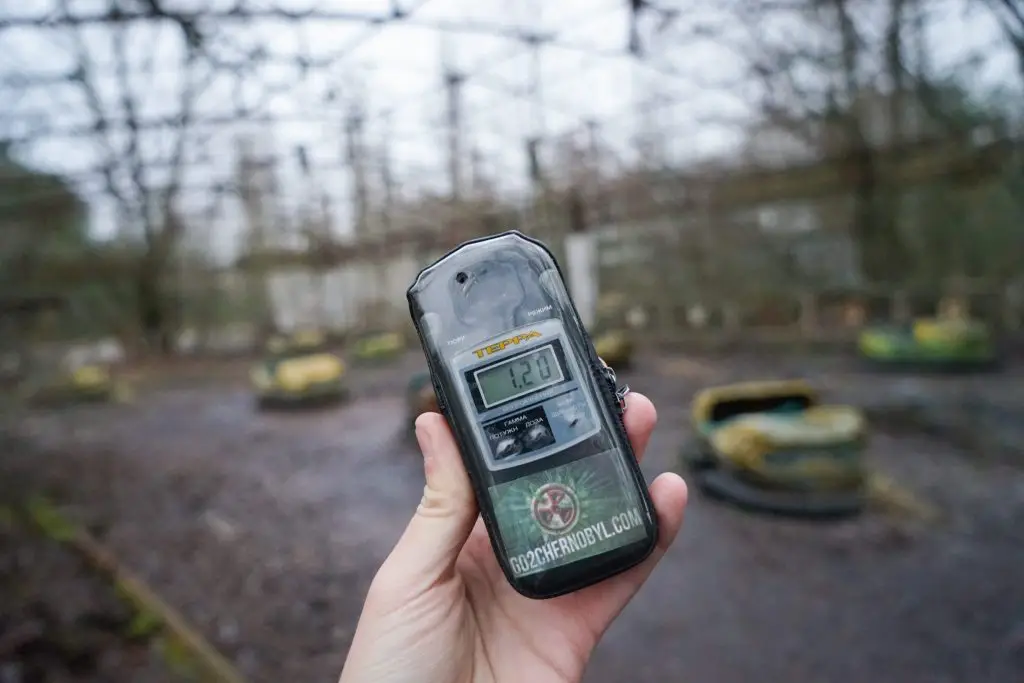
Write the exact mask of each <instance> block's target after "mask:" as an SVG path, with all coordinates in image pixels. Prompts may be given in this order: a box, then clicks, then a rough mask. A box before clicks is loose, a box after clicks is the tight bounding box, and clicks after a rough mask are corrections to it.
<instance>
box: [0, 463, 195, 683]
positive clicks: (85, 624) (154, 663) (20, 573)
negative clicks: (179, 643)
mask: <svg viewBox="0 0 1024 683" xmlns="http://www.w3.org/2000/svg"><path fill="white" fill-rule="evenodd" d="M5 483H7V484H9V483H10V480H6V481H5ZM3 490H4V494H5V495H4V500H5V501H7V500H10V499H11V498H12V497H14V496H15V495H17V494H16V492H15V491H13V490H12V489H10V488H7V487H6V486H5V487H4V489H3ZM0 585H2V586H3V587H4V589H3V591H2V593H0V606H2V607H0V681H3V683H72V682H73V681H104V682H105V683H135V682H136V681H147V682H148V681H152V682H153V683H163V682H165V681H166V682H168V683H170V682H172V681H179V682H180V681H184V678H181V677H178V676H176V675H174V674H172V671H171V669H170V667H169V666H168V665H167V663H166V662H165V661H164V660H163V658H162V657H161V656H160V655H159V654H158V653H157V651H156V650H155V649H154V647H153V644H152V641H151V640H150V638H149V637H148V636H149V634H148V633H147V632H146V631H144V630H141V629H139V628H138V624H139V622H138V621H136V620H135V618H134V614H133V612H132V610H131V609H129V608H128V606H127V605H126V603H124V602H123V601H122V600H121V599H120V598H119V597H118V596H117V594H116V592H115V590H114V588H113V586H111V585H109V584H108V583H105V582H104V581H103V580H101V579H100V578H99V577H98V576H97V575H96V574H95V573H94V572H93V571H92V570H91V569H90V568H89V567H87V566H85V564H84V562H83V561H82V560H81V559H80V558H79V557H78V556H77V555H75V554H74V553H73V552H71V551H70V550H68V549H67V548H66V547H64V546H62V545H60V544H59V543H58V542H56V541H54V540H52V539H49V538H47V537H45V536H44V535H42V534H41V533H39V532H38V531H37V530H35V529H34V528H33V527H32V526H31V524H30V522H29V521H28V520H27V519H22V518H20V517H19V516H16V515H15V514H12V513H11V512H10V511H9V510H5V513H4V517H3V520H2V521H0Z"/></svg>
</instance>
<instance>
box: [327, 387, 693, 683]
mask: <svg viewBox="0 0 1024 683" xmlns="http://www.w3.org/2000/svg"><path fill="white" fill-rule="evenodd" d="M630 406H631V407H630V408H628V409H627V411H626V419H625V422H626V429H627V431H628V432H629V434H630V439H631V441H632V442H633V447H634V450H635V451H636V453H637V455H638V456H640V457H642V456H643V452H644V450H645V449H646V445H647V439H648V437H649V436H650V433H651V430H652V429H653V427H654V421H655V418H656V415H655V412H654V407H653V406H652V405H651V404H650V402H649V401H646V399H643V398H642V397H639V400H638V399H637V398H634V399H633V403H631V404H630ZM435 418H436V419H435ZM423 426H424V428H425V429H424V432H425V433H422V434H421V433H420V432H419V431H418V432H417V434H418V436H420V437H421V441H420V445H421V447H422V448H423V449H424V454H425V463H426V472H427V487H426V490H425V494H424V499H423V501H422V502H421V504H420V508H419V510H418V512H417V515H416V517H414V518H413V521H412V522H411V523H410V525H409V527H408V528H407V529H406V532H405V534H404V535H403V537H402V539H400V540H399V542H398V545H397V546H396V547H395V550H394V551H393V552H392V554H391V556H390V557H389V558H388V560H387V561H385V563H384V565H383V566H382V567H381V569H380V571H379V572H378V574H377V577H376V578H375V579H374V586H373V587H371V589H370V594H369V595H368V596H367V602H366V606H365V609H364V612H363V616H362V618H361V619H360V625H359V628H358V629H357V632H356V637H355V639H354V640H353V643H352V647H351V648H350V651H349V656H348V660H347V662H346V667H345V671H344V672H343V674H342V681H344V682H346V683H350V682H351V683H363V682H364V681H373V682H374V683H380V682H388V683H406V682H407V681H410V682H413V681H414V682H416V683H425V682H429V683H467V682H468V683H506V682H509V681H533V682H534V683H570V682H574V681H578V680H579V679H580V678H581V676H582V674H583V670H584V668H585V666H586V663H587V660H588V659H589V657H590V653H591V652H592V650H593V648H594V646H595V645H596V644H597V641H598V640H599V639H600V637H601V635H602V634H603V633H604V631H605V629H607V628H608V625H609V624H610V623H611V621H612V619H614V618H615V616H616V615H617V614H618V613H619V612H620V611H621V610H622V608H623V607H625V605H626V603H627V602H629V600H630V598H631V597H632V596H633V595H634V594H635V593H636V591H637V590H639V588H640V586H641V585H643V583H644V581H645V580H646V579H647V576H648V575H649V574H650V572H651V571H652V570H653V568H654V566H655V564H656V563H657V560H658V558H659V557H660V556H661V555H662V554H663V553H664V552H665V550H666V549H667V547H668V545H669V543H671V541H672V539H673V538H674V537H675V534H676V532H677V531H678V529H679V525H680V523H681V521H682V511H683V506H684V505H685V502H686V486H685V484H683V482H682V480H681V479H679V477H678V476H675V475H668V476H665V475H663V476H662V477H659V478H658V480H656V481H655V482H654V483H653V484H652V486H651V496H652V498H653V499H654V504H655V507H656V508H658V518H659V523H660V526H661V534H660V535H659V540H658V547H657V549H656V550H655V556H654V557H652V558H649V560H648V561H646V562H644V563H642V564H641V565H639V566H637V567H634V568H633V569H630V570H629V571H627V572H624V573H622V574H620V575H618V576H616V577H613V578H611V579H608V580H606V581H603V582H601V583H599V584H597V585H595V586H591V587H589V588H586V589H583V590H580V591H577V592H575V593H571V594H569V595H565V596H561V597H558V598H553V599H550V600H529V599H527V598H525V597H523V596H521V595H519V594H518V593H516V592H515V590H514V589H513V588H512V586H511V585H509V583H508V581H507V580H506V579H505V576H504V574H503V573H502V571H501V567H500V566H499V565H498V561H497V559H496V558H495V556H494V551H493V550H492V548H491V544H490V540H489V539H488V537H487V532H486V530H485V529H484V525H483V522H482V521H481V520H480V518H479V517H478V516H477V515H476V506H475V504H474V503H473V502H472V491H471V490H470V487H469V482H468V479H467V478H466V473H465V470H464V469H463V468H462V464H461V461H460V458H459V455H458V451H457V449H456V447H455V443H454V441H453V440H452V438H451V435H450V432H449V431H448V429H447V426H446V425H445V424H444V422H443V421H442V420H441V419H440V416H436V415H435V416H433V417H430V416H428V417H427V418H425V419H424V422H423ZM474 519H475V520H476V521H475V526H474Z"/></svg>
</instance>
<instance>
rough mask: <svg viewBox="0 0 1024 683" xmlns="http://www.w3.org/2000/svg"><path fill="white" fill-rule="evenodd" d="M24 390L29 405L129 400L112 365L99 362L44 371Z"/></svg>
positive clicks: (58, 405)
mask: <svg viewBox="0 0 1024 683" xmlns="http://www.w3.org/2000/svg"><path fill="white" fill-rule="evenodd" d="M23 391H24V396H25V399H26V401H27V403H28V404H29V405H32V406H37V407H47V408H52V407H64V406H69V405H77V404H83V403H112V402H125V401H127V400H128V399H129V397H130V396H129V395H130V391H129V389H128V386H127V384H126V383H125V382H124V381H122V380H120V379H118V378H116V377H115V376H114V373H113V371H112V369H111V368H110V367H109V366H107V365H104V364H100V363H84V364H81V365H78V366H76V367H70V368H68V367H61V366H59V365H58V366H57V367H56V368H43V369H42V371H41V372H39V373H38V374H34V376H31V377H29V378H28V380H27V381H26V383H25V386H24V388H23Z"/></svg>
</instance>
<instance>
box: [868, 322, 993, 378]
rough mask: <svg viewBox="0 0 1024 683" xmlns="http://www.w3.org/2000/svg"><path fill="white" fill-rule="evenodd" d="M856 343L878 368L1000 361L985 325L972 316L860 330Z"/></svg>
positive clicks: (967, 366) (978, 366)
mask: <svg viewBox="0 0 1024 683" xmlns="http://www.w3.org/2000/svg"><path fill="white" fill-rule="evenodd" d="M857 346H858V351H859V353H860V356H861V358H862V359H864V360H865V361H866V362H867V363H868V364H869V365H870V366H872V367H875V368H880V369H881V368H894V369H921V370H932V371H936V370H954V371H955V370H983V369H992V368H995V367H997V366H998V364H999V356H998V352H997V349H996V344H995V342H994V341H993V339H992V335H991V333H990V332H989V329H988V327H987V326H985V325H984V324H983V323H981V322H978V321H972V320H939V319H919V320H916V321H914V323H913V324H911V325H905V326H893V327H872V328H868V329H866V330H864V331H863V332H861V334H860V337H859V339H858V342H857Z"/></svg>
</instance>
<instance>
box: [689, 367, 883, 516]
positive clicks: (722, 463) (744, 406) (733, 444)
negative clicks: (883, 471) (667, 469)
mask: <svg viewBox="0 0 1024 683" xmlns="http://www.w3.org/2000/svg"><path fill="white" fill-rule="evenodd" d="M692 420H693V428H694V430H695V432H696V435H697V436H696V438H695V439H694V440H693V442H692V443H690V444H689V445H688V446H686V447H684V451H683V453H682V460H683V464H684V466H685V467H686V468H687V469H688V470H689V471H690V473H691V475H692V477H693V480H694V482H695V483H696V485H697V487H698V488H699V489H700V490H701V491H702V492H704V493H705V494H706V495H708V496H710V497H712V498H715V499H719V500H723V501H727V502H730V503H732V504H734V505H736V506H738V507H740V508H743V509H747V510H751V511H758V512H766V513H774V514H780V515H788V516H798V517H809V518H810V517H819V518H825V517H844V516H849V515H854V514H857V513H859V512H860V511H861V510H862V509H863V508H864V505H865V502H866V498H867V495H866V494H867V481H868V477H867V470H866V467H865V464H864V460H863V450H864V444H865V437H866V423H865V420H864V417H863V415H862V413H861V412H860V411H859V410H858V409H856V408H854V407H852V406H842V405H836V406H830V405H821V404H820V403H819V400H818V397H817V394H816V392H815V391H814V389H812V388H811V387H810V386H809V385H808V384H807V383H805V382H803V381H798V380H795V381H790V380H786V381H767V382H750V383H742V384H734V385H729V386H723V387H717V388H712V389H707V390H705V391H702V392H701V393H700V394H698V396H697V397H696V398H695V399H694V401H693V405H692Z"/></svg>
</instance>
